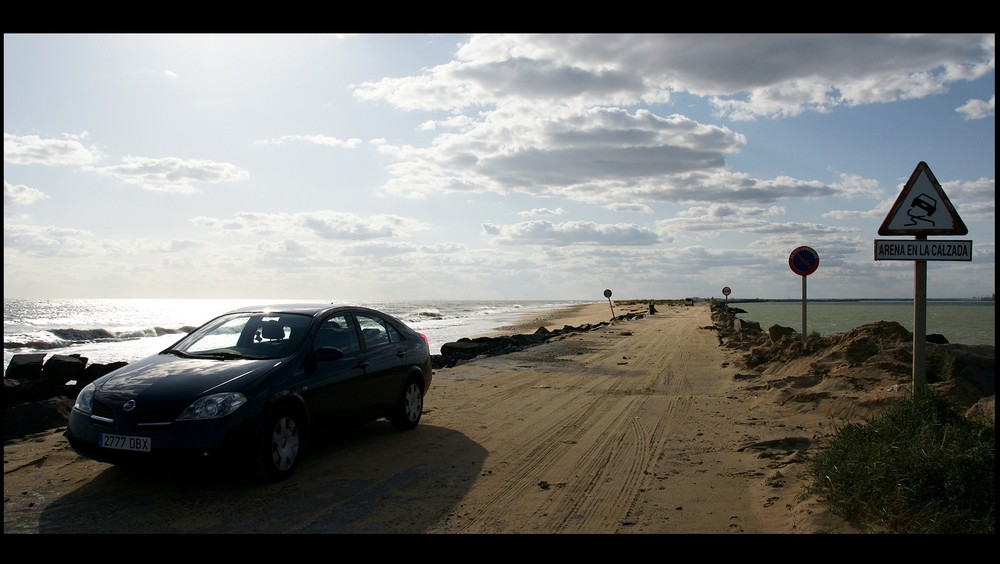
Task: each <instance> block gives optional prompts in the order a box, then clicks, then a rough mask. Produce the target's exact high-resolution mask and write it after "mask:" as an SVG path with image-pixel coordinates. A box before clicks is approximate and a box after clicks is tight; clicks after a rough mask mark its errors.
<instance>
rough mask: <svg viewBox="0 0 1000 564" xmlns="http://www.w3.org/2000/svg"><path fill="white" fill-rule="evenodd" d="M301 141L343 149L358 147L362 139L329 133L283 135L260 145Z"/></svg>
mask: <svg viewBox="0 0 1000 564" xmlns="http://www.w3.org/2000/svg"><path fill="white" fill-rule="evenodd" d="M294 141H301V142H303V143H311V144H313V145H324V146H327V147H340V148H343V149H357V148H358V147H360V146H361V144H362V141H361V139H358V138H356V137H352V138H350V139H338V138H336V137H330V136H328V135H282V136H281V137H278V138H276V139H265V140H262V141H258V142H257V143H258V144H260V145H283V144H285V143H289V142H294Z"/></svg>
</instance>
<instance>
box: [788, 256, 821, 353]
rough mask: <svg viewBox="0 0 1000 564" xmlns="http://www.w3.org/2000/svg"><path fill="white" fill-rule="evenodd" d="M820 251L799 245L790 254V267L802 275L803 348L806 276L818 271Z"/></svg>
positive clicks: (803, 344)
mask: <svg viewBox="0 0 1000 564" xmlns="http://www.w3.org/2000/svg"><path fill="white" fill-rule="evenodd" d="M818 266H819V253H817V252H816V251H815V250H813V248H812V247H798V248H797V249H795V250H794V251H792V254H790V255H789V256H788V267H789V268H791V269H792V272H794V273H795V274H798V275H799V276H801V277H802V348H803V349H805V348H806V277H807V276H809V275H810V274H812V273H813V272H816V268H817V267H818Z"/></svg>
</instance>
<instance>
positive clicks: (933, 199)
mask: <svg viewBox="0 0 1000 564" xmlns="http://www.w3.org/2000/svg"><path fill="white" fill-rule="evenodd" d="M968 232H969V229H968V228H967V227H966V226H965V223H964V222H963V221H962V218H961V217H959V216H958V212H957V211H955V208H954V206H952V205H951V200H949V199H948V196H947V195H945V193H944V190H943V189H942V188H941V184H940V183H938V181H937V178H934V173H932V172H931V169H930V167H928V166H927V163H925V162H923V161H920V163H919V164H918V165H917V168H916V169H914V171H913V174H911V175H910V179H909V180H908V181H907V182H906V185H905V186H903V191H902V192H900V193H899V197H898V198H896V203H895V204H893V205H892V209H891V210H889V215H887V216H886V218H885V221H883V222H882V226H881V227H879V230H878V234H879V235H918V236H919V235H966V234H967V233H968Z"/></svg>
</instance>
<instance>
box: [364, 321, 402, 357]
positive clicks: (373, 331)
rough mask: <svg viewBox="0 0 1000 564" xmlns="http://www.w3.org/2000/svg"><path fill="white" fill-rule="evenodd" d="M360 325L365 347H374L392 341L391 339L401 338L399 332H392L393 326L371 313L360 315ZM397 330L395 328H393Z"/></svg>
mask: <svg viewBox="0 0 1000 564" xmlns="http://www.w3.org/2000/svg"><path fill="white" fill-rule="evenodd" d="M357 318H358V325H359V326H360V327H361V334H362V335H363V336H364V339H365V347H367V348H369V349H370V348H373V347H377V346H379V345H384V344H387V343H389V342H390V339H393V340H396V341H398V340H399V333H398V332H396V333H395V335H392V334H390V332H389V331H390V329H391V326H390V325H388V324H387V323H385V322H384V321H382V320H381V319H379V318H378V317H374V316H371V315H358V316H357ZM392 331H394V332H395V329H392Z"/></svg>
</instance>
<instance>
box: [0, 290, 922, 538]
mask: <svg viewBox="0 0 1000 564" xmlns="http://www.w3.org/2000/svg"><path fill="white" fill-rule="evenodd" d="M658 309H659V311H658V313H657V314H656V315H637V316H635V317H634V318H632V319H625V320H615V321H610V320H611V311H610V307H609V304H590V305H581V306H576V307H572V308H568V309H562V310H554V311H551V312H547V313H546V314H541V315H537V314H536V315H533V316H531V317H529V318H526V319H524V320H523V321H522V322H521V323H519V324H517V325H516V326H512V327H510V328H506V329H505V330H504V331H502V332H507V333H509V334H513V333H533V332H534V331H535V330H537V329H538V327H540V326H544V327H547V328H548V329H550V330H554V329H559V328H562V327H564V326H566V325H569V326H573V327H578V326H581V325H584V324H588V323H589V324H600V323H601V322H604V321H610V322H609V323H608V324H606V325H603V326H600V327H597V328H595V329H592V330H589V331H580V332H568V333H566V334H565V335H560V336H558V337H555V338H553V339H551V340H550V341H549V342H547V343H545V344H542V345H539V346H536V347H531V348H528V349H525V350H523V351H519V352H515V353H511V354H507V355H502V356H496V357H491V358H482V359H477V360H474V361H471V362H467V363H464V364H460V365H458V366H455V367H453V368H445V369H440V370H436V371H435V374H434V382H433V384H432V386H431V389H430V391H429V392H428V394H427V396H426V399H425V412H424V417H423V420H422V422H421V425H420V426H419V427H418V428H417V430H415V431H414V432H408V433H399V432H395V431H393V430H392V428H391V426H389V425H388V423H386V422H384V421H379V422H374V423H371V424H368V425H365V426H363V427H361V428H358V429H354V430H350V431H347V432H344V433H341V434H338V435H337V436H336V437H332V438H330V440H328V441H323V442H318V443H314V445H313V447H314V448H313V449H312V450H311V451H310V452H309V453H308V454H307V456H306V457H305V458H303V460H302V464H301V466H300V468H299V469H298V470H297V473H296V475H295V476H294V477H293V478H292V479H291V480H288V481H286V482H282V483H279V484H272V485H266V486H262V485H259V484H255V483H252V482H249V481H243V480H240V479H234V478H232V477H230V476H220V475H213V474H202V473H193V472H175V471H168V470H163V471H155V472H152V473H149V472H137V471H134V470H129V469H126V468H118V467H112V466H109V465H105V464H101V463H97V462H93V461H89V460H86V459H82V458H79V457H78V456H76V455H75V454H74V453H73V451H72V450H71V449H69V447H68V445H67V444H66V442H65V439H63V438H62V434H61V430H54V431H53V432H50V433H43V434H40V435H36V436H32V437H28V438H26V439H25V440H23V441H20V442H15V443H12V444H7V445H5V446H4V532H5V533H158V532H168V533H231V532H239V533H430V534H500V533H535V534H563V533H596V534H685V533H708V534H765V533H803V534H809V533H853V532H856V531H855V530H854V529H853V528H852V527H850V526H849V525H848V524H846V523H845V522H844V521H842V520H841V519H839V518H838V517H837V516H835V515H834V514H832V512H831V511H830V510H829V509H828V508H827V507H826V506H825V505H824V504H823V502H822V500H819V499H816V498H814V497H812V496H810V495H808V494H807V493H806V490H805V488H806V486H807V484H808V483H809V481H810V478H809V475H808V471H807V461H808V460H809V458H810V456H811V455H812V454H813V453H815V452H816V450H817V449H818V448H820V447H821V445H822V441H823V440H824V439H825V438H827V437H829V436H831V435H832V434H833V433H835V431H836V429H837V428H838V426H840V425H842V424H843V422H844V421H847V420H850V419H857V418H859V417H863V416H864V415H866V414H868V413H870V412H871V410H872V409H874V408H875V407H876V406H877V405H879V404H880V402H883V401H885V400H887V399H892V398H898V397H900V396H901V395H902V394H905V393H907V392H906V389H907V387H906V383H907V382H908V380H909V379H908V376H907V375H906V374H900V373H898V371H887V372H885V373H873V372H872V371H871V370H869V371H867V372H866V373H865V374H864V378H865V381H864V386H865V389H864V390H862V389H860V388H859V385H858V384H859V382H858V381H857V380H856V379H855V380H852V376H851V374H852V373H851V372H850V370H851V368H850V366H849V365H848V364H849V363H848V362H847V361H845V362H844V363H843V365H840V364H837V363H836V362H834V361H832V360H831V361H830V364H829V365H828V366H826V367H825V368H824V369H823V370H824V372H825V374H826V377H816V376H814V374H815V372H816V370H815V366H813V365H814V364H815V363H816V362H817V359H816V358H809V357H803V358H799V359H794V360H789V361H787V362H783V363H776V364H775V365H771V366H768V367H766V369H765V368H763V367H762V368H760V369H759V370H758V371H747V370H746V369H745V368H743V367H742V365H741V359H742V358H743V357H744V351H740V350H738V349H734V348H729V347H726V346H723V344H722V342H721V340H720V336H719V332H718V330H717V329H716V328H715V327H714V326H713V321H712V318H711V312H710V309H709V307H708V305H707V304H698V305H695V306H693V307H685V306H683V305H676V306H675V305H662V306H658ZM628 313H636V314H645V313H647V307H646V306H645V305H643V304H637V305H634V306H618V305H616V306H615V314H616V315H618V316H621V315H625V314H628ZM811 366H812V367H811Z"/></svg>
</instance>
